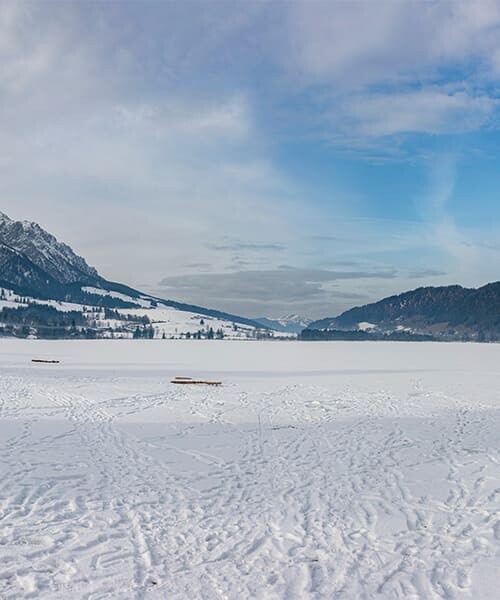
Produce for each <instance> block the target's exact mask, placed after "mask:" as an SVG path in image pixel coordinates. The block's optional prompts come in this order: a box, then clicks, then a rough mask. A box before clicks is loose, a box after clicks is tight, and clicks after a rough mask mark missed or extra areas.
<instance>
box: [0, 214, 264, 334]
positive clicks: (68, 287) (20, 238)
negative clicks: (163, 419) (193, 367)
mask: <svg viewBox="0 0 500 600" xmlns="http://www.w3.org/2000/svg"><path fill="white" fill-rule="evenodd" d="M0 288H1V293H0V309H1V313H0V324H1V321H2V319H1V317H2V315H3V316H5V314H7V313H8V314H9V319H11V320H12V322H13V323H14V322H15V321H16V319H17V318H18V317H19V318H20V317H21V313H20V312H19V311H18V313H15V312H14V313H13V312H12V310H14V308H15V309H19V308H22V306H19V305H24V307H25V308H26V309H27V307H28V306H29V305H30V304H33V303H35V304H38V305H41V304H42V305H45V306H46V307H50V308H51V309H52V310H55V311H58V312H61V307H62V308H64V311H63V312H66V313H67V312H68V311H70V310H73V309H75V310H76V311H77V312H78V311H79V312H82V310H83V308H86V307H94V308H95V309H97V308H100V309H103V310H104V309H106V310H108V311H115V312H116V311H117V310H121V311H124V310H129V311H130V310H140V311H142V312H144V311H145V310H153V309H159V308H161V309H162V310H163V311H164V312H163V313H162V315H163V317H165V315H166V312H165V311H167V312H168V315H169V317H168V321H169V322H170V323H175V322H176V318H177V319H178V321H179V323H183V324H184V325H185V318H184V317H183V316H182V315H181V316H179V315H178V313H179V312H183V313H189V315H191V317H190V319H191V321H192V323H191V321H190V325H193V326H191V327H189V328H188V329H186V330H185V332H186V333H187V331H190V333H193V334H195V333H196V334H197V333H198V331H200V328H199V327H198V325H199V323H200V321H202V320H203V319H202V317H207V318H209V319H210V320H213V323H212V324H211V325H210V327H212V325H214V326H217V327H219V328H220V327H222V324H224V327H226V326H227V324H228V323H229V327H230V328H231V331H238V326H237V325H234V326H233V323H234V324H238V325H239V326H243V328H248V330H249V331H250V330H254V331H256V330H262V329H263V328H265V326H263V325H262V324H261V323H258V322H256V321H254V320H252V319H247V318H245V317H240V316H238V315H233V314H230V313H226V312H222V311H218V310H214V309H210V308H204V307H201V306H196V305H192V304H184V303H182V302H176V301H174V300H165V299H162V298H158V297H155V296H151V295H148V294H144V293H142V292H140V291H138V290H135V289H133V288H131V287H129V286H127V285H124V284H121V283H116V282H112V281H108V280H106V279H104V278H103V277H101V276H100V275H99V273H98V272H97V270H96V269H95V268H94V267H91V266H89V265H88V264H87V262H86V261H85V259H83V258H82V257H81V256H78V255H77V254H76V253H75V252H74V251H73V250H72V249H71V248H70V247H69V246H68V245H67V244H64V243H62V242H60V241H58V240H57V239H56V238H55V237H54V236H53V235H52V234H50V233H48V232H47V231H45V230H44V229H43V228H42V227H40V226H39V225H38V224H37V223H32V222H29V221H14V220H12V219H10V218H9V217H8V216H7V215H6V214H4V213H0ZM12 304H17V305H18V306H16V307H13V306H12ZM70 305H71V306H70ZM75 307H80V308H75ZM167 309H168V310H167ZM9 311H10V312H9ZM27 312H30V314H31V317H30V319H31V320H29V319H28V320H24V321H23V323H25V324H27V325H29V324H31V323H32V322H33V319H35V321H36V320H37V319H38V320H40V319H42V321H43V319H44V318H48V313H50V312H51V311H50V310H49V308H45V309H43V310H42V309H41V308H37V309H36V311H35V313H36V315H35V316H34V315H33V309H31V311H27V310H25V311H24V313H23V315H24V316H23V318H25V317H26V314H27ZM42 312H44V314H41V313H42ZM25 313H26V314H25ZM95 313H96V311H94V314H95ZM120 314H121V313H120ZM120 314H118V313H117V314H115V315H114V318H115V320H119V319H120V318H121V317H120ZM117 315H118V319H117V318H116V317H117ZM176 315H177V316H176ZM121 316H124V317H127V318H126V319H125V320H130V319H128V316H130V313H127V315H121ZM156 316H158V315H156ZM143 317H144V315H142V316H141V318H142V319H143V320H142V321H138V322H139V323H140V324H144V323H143V321H144V318H143ZM146 317H148V318H149V316H148V315H146ZM51 318H52V317H51ZM165 318H166V317H165ZM26 319H27V317H26ZM60 320H61V319H60ZM108 320H109V319H108ZM55 321H57V319H55V320H54V322H55ZM62 321H64V319H62ZM72 321H75V322H76V321H78V322H79V321H80V319H78V318H77V319H72ZM132 321H133V319H132V320H131V322H132ZM216 322H217V323H216ZM194 323H195V324H196V327H198V329H196V328H195V327H194ZM184 325H183V326H184ZM210 327H208V329H207V332H206V333H207V335H208V331H209V329H210ZM170 329H173V330H175V329H176V328H175V327H173V326H172V327H171V328H170ZM170 329H169V331H170ZM164 332H165V331H164Z"/></svg>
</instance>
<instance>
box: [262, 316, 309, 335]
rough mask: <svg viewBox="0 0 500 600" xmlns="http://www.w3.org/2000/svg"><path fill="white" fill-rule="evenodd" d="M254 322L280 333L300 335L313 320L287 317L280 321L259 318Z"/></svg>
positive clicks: (281, 318) (280, 318) (279, 319)
mask: <svg viewBox="0 0 500 600" xmlns="http://www.w3.org/2000/svg"><path fill="white" fill-rule="evenodd" d="M254 320H255V321H257V322H258V323H260V324H261V325H263V326H264V327H268V328H269V329H274V331H279V332H280V333H300V332H301V331H302V330H303V329H305V328H306V327H307V326H308V325H309V323H310V322H311V319H307V318H306V317H301V316H299V315H286V316H284V317H279V318H278V319H269V318H267V317H259V318H257V319H254Z"/></svg>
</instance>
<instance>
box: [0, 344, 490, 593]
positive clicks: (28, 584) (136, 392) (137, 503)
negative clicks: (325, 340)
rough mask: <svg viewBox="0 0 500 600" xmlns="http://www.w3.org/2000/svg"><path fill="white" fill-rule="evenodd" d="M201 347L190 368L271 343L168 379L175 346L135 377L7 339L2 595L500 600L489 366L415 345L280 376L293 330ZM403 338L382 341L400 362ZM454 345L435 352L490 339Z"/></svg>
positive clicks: (2, 406) (2, 397)
mask: <svg viewBox="0 0 500 600" xmlns="http://www.w3.org/2000/svg"><path fill="white" fill-rule="evenodd" d="M7 343H8V342H6V341H3V342H2V344H7ZM124 343H125V342H115V343H114V345H112V346H108V347H109V348H111V352H113V351H114V349H115V348H117V346H116V344H124ZM30 344H32V345H31V346H30ZM75 344H79V342H69V343H68V342H65V343H60V345H59V346H57V348H58V351H59V352H63V351H65V349H66V348H68V347H69V348H71V347H72V348H74V345H75ZM94 344H97V345H98V344H101V348H102V344H103V342H95V343H94ZM125 344H128V345H127V346H126V348H129V349H131V350H126V351H127V352H129V351H131V352H133V353H134V356H135V357H136V355H137V351H138V349H139V348H143V349H144V352H145V353H146V354H147V355H148V356H151V354H150V348H152V346H147V344H148V342H131V343H128V342H127V343H125ZM130 344H132V346H131V345H130ZM176 344H177V345H176ZM179 344H181V345H183V346H179ZM186 344H190V343H189V342H187V343H186V342H177V343H173V342H168V345H165V346H164V347H165V348H170V349H172V350H176V349H179V348H181V347H182V348H184V349H185V348H186ZM191 344H192V345H191V348H194V350H193V352H194V354H195V356H194V357H193V358H192V359H191V360H192V364H193V367H192V368H193V369H196V365H199V364H204V363H203V361H204V360H205V359H206V355H207V354H209V353H212V354H213V352H214V349H215V348H219V347H220V348H224V349H225V351H227V352H235V351H238V352H241V353H243V354H244V356H245V357H246V358H245V364H251V361H252V357H254V360H256V361H257V360H258V359H257V357H256V356H257V354H258V353H260V352H264V353H267V355H266V361H267V362H268V363H269V364H270V366H269V369H270V371H269V373H268V375H267V376H266V377H259V376H258V375H252V376H249V375H248V374H247V375H245V372H244V370H243V371H241V372H239V373H238V372H236V371H235V372H234V375H233V377H231V376H230V375H228V373H226V375H225V376H224V379H225V385H224V386H223V387H221V388H203V387H194V386H193V387H190V386H175V385H172V384H169V383H168V380H169V376H168V375H167V376H165V374H164V372H163V371H164V370H167V371H168V370H169V369H170V371H171V372H172V373H173V372H175V370H174V367H171V366H170V367H169V366H168V364H169V363H168V357H167V358H166V359H165V366H164V367H162V368H161V370H160V369H159V370H158V372H157V373H156V376H152V375H151V374H150V373H149V372H148V371H147V367H148V360H145V361H144V365H145V366H144V369H145V371H144V372H145V374H144V375H143V376H140V372H141V368H140V367H137V365H136V366H135V367H134V368H135V369H136V370H137V373H135V375H134V376H133V377H132V376H131V374H130V373H129V372H128V368H127V367H124V368H123V369H121V370H120V369H116V370H115V371H114V374H113V375H110V373H109V372H108V371H101V372H100V371H99V370H98V369H95V368H93V367H90V366H87V367H86V366H85V364H83V366H82V367H81V368H79V369H76V368H75V369H69V368H68V370H67V371H65V370H64V369H65V367H64V366H63V367H62V368H61V369H59V370H58V368H53V369H52V370H48V369H44V368H43V367H37V368H30V367H28V366H27V362H28V361H29V357H30V356H31V353H32V348H33V347H34V346H33V342H23V343H19V342H17V344H16V345H13V348H14V349H15V350H16V352H17V354H16V358H15V359H12V360H11V362H10V363H8V364H7V365H6V366H5V365H4V367H3V368H2V369H0V375H1V376H0V436H1V437H0V442H1V443H0V475H1V478H0V598H1V599H2V600H4V599H5V600H11V599H12V600H14V599H16V600H17V599H20V598H47V599H65V598H72V599H73V598H77V599H79V598H82V599H86V600H104V599H107V598H108V599H122V598H123V599H129V598H130V599H142V598H146V599H148V598H152V599H157V598H165V599H169V600H170V599H181V598H190V599H193V598H202V599H205V598H206V599H226V598H227V599H241V598H262V599H274V598H276V599H278V598H279V599H281V598H286V599H301V598H318V599H319V598H332V599H335V600H337V599H364V598H366V599H371V598H379V597H380V598H388V599H392V598H398V599H399V598H401V599H403V598H404V599H417V598H418V599H420V598H422V599H429V600H432V599H443V598H444V599H465V598H472V597H475V598H481V599H490V598H491V599H494V598H498V590H497V589H496V585H495V582H494V580H495V575H494V573H495V571H496V572H498V570H499V569H500V410H499V407H500V385H499V383H500V375H498V374H497V373H496V370H495V369H494V368H492V367H487V366H484V365H483V364H482V360H481V358H479V360H477V363H474V364H476V366H475V367H474V368H472V367H471V372H470V373H468V374H464V375H461V374H460V373H461V371H459V370H458V369H457V371H456V372H453V373H452V372H450V371H449V370H446V369H444V370H443V371H442V372H439V371H436V370H434V371H433V370H432V369H431V367H430V366H429V365H428V364H427V362H429V361H427V362H426V360H427V359H425V358H424V355H425V352H427V351H428V348H429V345H426V344H425V345H424V344H415V345H413V346H418V347H419V348H421V350H415V349H412V350H411V352H412V353H415V352H417V355H415V354H412V356H413V358H414V357H415V356H420V355H418V352H422V353H423V354H422V363H425V364H422V368H421V369H420V370H419V372H418V373H417V374H415V373H405V372H404V371H400V372H397V373H396V372H395V373H394V374H392V375H391V374H390V373H387V372H385V370H384V369H381V368H379V371H380V372H379V373H378V374H377V373H375V375H374V374H373V373H372V374H368V375H362V374H353V375H349V373H347V374H343V375H342V376H335V375H334V374H332V375H331V376H317V377H311V376H310V375H305V374H301V370H300V368H298V367H295V368H293V367H291V371H293V373H292V375H291V376H287V377H282V376H280V375H279V373H277V374H275V375H273V373H272V367H273V356H274V353H278V352H285V353H286V352H292V353H295V352H297V350H296V347H297V346H299V347H300V346H301V344H293V346H294V347H295V348H294V349H293V350H291V351H288V349H287V348H288V347H291V346H292V344H290V345H288V344H285V345H284V344H281V345H279V346H278V345H277V344H269V343H268V344H265V343H262V344H260V343H258V342H255V343H249V344H243V345H242V346H238V345H234V344H233V345H232V343H231V342H227V343H226V342H225V343H220V342H212V345H210V342H209V343H208V345H206V344H199V346H193V344H198V343H197V342H191ZM72 345H73V346H72ZM408 346H409V345H407V344H404V345H402V344H388V343H381V344H379V345H378V348H380V351H385V352H386V353H387V361H388V362H389V363H390V362H391V360H392V361H399V363H400V364H401V363H404V361H405V360H406V359H405V356H404V354H405V352H406V351H407V350H406V348H407V347H408ZM54 347H55V346H51V348H54ZM158 347H159V346H158V345H156V346H154V348H156V349H157V348H158ZM303 347H304V348H305V347H306V346H305V345H303ZM344 347H347V346H343V345H342V343H341V344H334V345H332V344H331V345H329V346H328V345H323V346H322V348H324V349H325V352H327V351H328V352H331V351H332V350H331V349H332V348H337V349H338V350H337V351H338V352H339V353H340V354H341V353H342V351H343V348H344ZM354 347H356V348H357V349H359V354H360V356H361V358H362V359H363V360H364V362H365V364H366V362H367V361H368V362H369V361H370V352H371V350H369V351H366V353H367V354H366V356H365V357H364V358H363V355H364V353H365V350H364V348H365V347H367V346H363V345H362V344H359V345H358V346H356V345H355V346H354ZM5 348H6V346H4V348H3V349H2V352H8V351H9V349H8V348H7V350H6V349H5ZM93 348H96V346H95V345H92V344H87V345H86V346H85V351H84V354H85V352H87V351H88V352H91V351H92V349H93ZM457 348H458V345H444V344H443V345H439V346H438V347H437V348H436V346H434V347H433V350H432V351H433V352H437V353H443V355H444V354H446V353H447V352H449V353H453V352H469V353H470V355H471V357H474V356H476V359H477V357H478V356H479V357H480V355H481V352H482V351H483V349H484V348H485V347H484V346H480V345H474V346H473V345H469V346H468V349H467V350H457ZM20 350H21V351H20ZM176 351H177V350H176ZM183 351H184V350H183ZM356 352H358V351H357V350H356ZM487 352H488V353H489V355H488V360H490V358H491V355H492V353H496V354H495V355H494V358H500V346H496V347H495V348H493V349H492V347H491V346H490V347H488V348H487ZM153 355H154V353H153ZM401 355H403V356H401ZM110 358H112V359H113V364H115V363H116V362H117V361H118V362H119V359H117V358H116V357H115V356H113V355H111V356H110ZM136 359H137V357H136ZM189 360H190V359H189V357H188V358H187V359H186V362H185V363H184V367H183V368H184V371H183V372H186V368H187V367H189ZM290 360H291V361H292V362H293V360H296V358H294V357H291V359H290ZM304 360H306V359H304ZM137 361H138V362H140V359H137ZM197 361H201V362H197ZM86 362H88V359H87V361H86ZM83 363H85V360H84V361H83ZM75 364H77V361H76V362H75ZM124 364H125V363H124ZM488 364H495V361H494V360H493V361H491V360H490V362H489V363H488ZM497 364H498V363H497ZM312 367H313V365H311V364H304V366H303V369H302V370H303V371H304V373H306V372H307V373H309V372H310V370H311V368H312ZM351 367H352V368H354V367H356V365H355V364H352V365H351ZM198 368H199V367H198ZM426 369H427V370H426ZM278 371H279V369H277V372H278ZM375 371H376V369H375ZM179 388H180V389H179Z"/></svg>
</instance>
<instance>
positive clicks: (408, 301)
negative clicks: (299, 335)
mask: <svg viewBox="0 0 500 600" xmlns="http://www.w3.org/2000/svg"><path fill="white" fill-rule="evenodd" d="M308 329H315V330H342V331H352V330H364V331H371V332H377V331H378V332H384V333H390V332H393V331H408V332H409V333H418V334H424V335H427V334H429V335H433V336H434V337H437V338H441V339H481V340H482V339H485V340H495V341H496V340H500V281H497V282H495V283H489V284H487V285H485V286H483V287H480V288H477V289H474V288H464V287H461V286H459V285H450V286H443V287H422V288H418V289H416V290H412V291H410V292H405V293H404V294H399V295H397V296H391V297H389V298H385V299H383V300H380V301H379V302H374V303H373V304H367V305H365V306H359V307H356V308H351V309H350V310H348V311H346V312H344V313H342V314H341V315H339V316H337V317H329V318H326V319H320V320H319V321H314V322H313V323H310V324H309V326H308Z"/></svg>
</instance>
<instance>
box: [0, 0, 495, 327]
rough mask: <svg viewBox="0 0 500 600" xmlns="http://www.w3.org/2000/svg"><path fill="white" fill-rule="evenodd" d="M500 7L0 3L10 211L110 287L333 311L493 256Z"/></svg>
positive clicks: (0, 123)
mask: <svg viewBox="0 0 500 600" xmlns="http://www.w3.org/2000/svg"><path fill="white" fill-rule="evenodd" d="M499 34H500V2H494V1H489V0H482V1H480V2H439V1H434V2H395V1H391V2H374V1H371V2H363V3H361V2H320V1H317V2H292V3H288V2H284V1H280V2H265V1H260V2H245V3H243V2H193V1H187V2H169V3H164V2H147V1H145V2H115V3H102V2H93V3H92V2H91V3H88V2H85V3H84V2H74V3H58V2H50V3H40V2H36V3H29V2H15V3H14V2H13V3H10V2H8V1H7V2H3V3H2V4H1V6H0V128H1V132H2V136H1V139H0V171H1V177H0V189H1V193H2V200H3V202H2V207H1V208H2V210H4V211H5V212H6V213H7V214H9V215H10V216H11V217H13V218H19V219H30V220H36V221H38V222H40V224H41V225H43V226H45V227H46V228H47V229H49V230H51V231H52V232H53V233H54V234H56V235H57V236H58V237H59V238H60V239H63V240H64V241H66V242H68V243H69V244H71V245H72V246H73V247H74V248H75V249H76V250H77V251H78V252H80V253H81V254H83V255H84V256H85V257H86V258H87V259H88V261H89V262H90V263H92V264H93V265H95V266H96V267H97V268H98V270H99V271H100V272H101V273H102V274H103V275H104V276H106V277H108V278H110V279H114V280H119V281H123V282H126V283H129V284H130V285H134V286H136V287H140V288H141V289H144V290H146V291H149V292H153V293H155V294H158V295H162V296H165V297H169V298H173V299H176V300H181V301H182V300H184V301H189V302H195V303H198V304H201V305H205V306H211V307H216V308H221V309H225V310H230V311H233V312H237V313H240V314H245V315H249V316H263V315H266V316H279V315H283V314H287V313H300V314H304V315H306V316H310V317H322V316H326V315H329V316H330V315H335V314H337V313H338V312H340V311H342V310H344V309H346V308H349V307H350V306H352V305H355V304H360V303H366V302H369V301H372V300H376V299H379V298H381V297H384V296H386V295H388V294H392V293H397V292H401V291H404V290H407V289H411V288H415V287H418V286H421V285H441V284H450V283H460V284H463V285H467V286H477V285H481V284H484V283H486V282H488V281H492V280H498V272H499V265H500V236H499V231H500V202H499V201H498V190H499V189H500V185H499V184H500V168H499V167H500V165H499V162H500V158H499V157H500V153H499V152H498V150H499V142H500V131H499V124H500V121H499V115H500V110H499V107H500V104H499V103H500V94H499V91H498V89H499V87H498V84H499V83H500V35H499Z"/></svg>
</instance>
